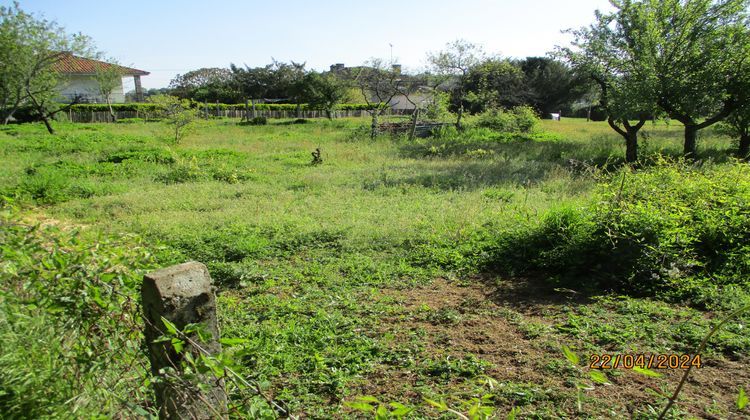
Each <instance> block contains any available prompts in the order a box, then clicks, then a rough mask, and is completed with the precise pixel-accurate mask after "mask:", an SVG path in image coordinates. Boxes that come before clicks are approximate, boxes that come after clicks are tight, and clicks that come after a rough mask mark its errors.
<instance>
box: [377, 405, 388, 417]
mask: <svg viewBox="0 0 750 420" xmlns="http://www.w3.org/2000/svg"><path fill="white" fill-rule="evenodd" d="M375 418H376V419H377V420H381V419H382V420H385V419H387V418H388V408H387V407H386V406H384V405H379V406H378V409H377V410H376V411H375Z"/></svg>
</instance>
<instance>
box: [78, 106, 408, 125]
mask: <svg viewBox="0 0 750 420" xmlns="http://www.w3.org/2000/svg"><path fill="white" fill-rule="evenodd" d="M200 113H201V115H202V116H203V117H204V118H205V117H210V118H243V117H244V116H245V108H239V107H238V108H227V109H209V110H208V111H204V110H202V109H201V110H200ZM411 113H412V110H409V109H396V110H386V111H385V112H384V113H383V115H410V114H411ZM368 115H369V114H368V113H367V111H366V110H363V109H354V110H336V111H333V112H332V113H331V116H332V117H333V118H343V117H366V116H368ZM66 116H67V117H68V120H69V121H71V122H76V123H100V122H109V120H110V116H109V112H108V111H73V110H71V111H69V112H67V113H66ZM115 116H116V117H117V119H118V120H119V119H124V118H144V119H149V118H153V117H154V115H153V114H152V113H149V112H139V111H115ZM253 117H266V118H326V117H328V115H327V114H326V112H325V111H320V110H300V111H296V110H281V111H280V110H256V111H252V110H251V111H250V118H253Z"/></svg>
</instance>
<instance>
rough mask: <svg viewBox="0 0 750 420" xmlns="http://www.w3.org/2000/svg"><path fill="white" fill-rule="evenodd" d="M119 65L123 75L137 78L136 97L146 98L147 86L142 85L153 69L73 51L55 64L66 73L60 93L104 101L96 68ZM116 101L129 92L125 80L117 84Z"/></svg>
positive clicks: (112, 95)
mask: <svg viewBox="0 0 750 420" xmlns="http://www.w3.org/2000/svg"><path fill="white" fill-rule="evenodd" d="M112 67H115V68H117V69H118V71H119V72H120V74H122V77H123V78H124V77H132V78H133V81H134V82H135V97H136V100H137V101H138V102H140V101H142V100H143V88H142V87H141V76H147V75H149V74H150V73H149V72H147V71H143V70H138V69H133V68H130V67H123V66H119V65H116V64H110V63H105V62H104V61H99V60H92V59H90V58H83V57H78V56H76V55H73V54H70V53H64V54H62V56H61V58H60V59H59V60H58V61H57V62H55V64H53V66H52V68H53V70H55V71H56V72H58V73H59V74H61V75H63V80H64V81H63V82H62V83H61V84H60V85H59V86H58V89H59V90H60V95H61V96H62V97H64V98H65V99H67V100H68V101H73V99H74V98H78V100H79V101H81V102H89V103H104V102H106V98H104V97H102V95H101V94H100V93H99V84H98V83H97V82H96V78H95V76H96V72H97V71H98V70H102V69H109V68H112ZM110 100H111V101H112V102H113V103H123V102H125V93H124V91H123V88H122V83H120V85H119V86H118V87H116V88H115V89H114V90H113V91H112V94H111V96H110Z"/></svg>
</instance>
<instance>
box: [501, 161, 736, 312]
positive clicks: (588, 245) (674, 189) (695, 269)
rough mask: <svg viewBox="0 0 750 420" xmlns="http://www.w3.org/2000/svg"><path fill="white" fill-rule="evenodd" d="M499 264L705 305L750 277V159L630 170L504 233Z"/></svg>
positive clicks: (592, 285) (575, 282)
mask: <svg viewBox="0 0 750 420" xmlns="http://www.w3.org/2000/svg"><path fill="white" fill-rule="evenodd" d="M494 255H495V257H496V258H495V259H494V261H492V263H494V264H496V265H497V266H498V267H500V268H503V269H505V270H509V271H515V272H518V271H527V272H530V271H540V272H542V273H544V274H545V275H547V276H551V277H552V278H556V279H558V280H560V281H562V282H567V283H569V284H572V285H577V286H580V285H584V286H588V287H590V288H596V289H600V290H618V291H622V292H626V293H630V294H635V295H647V296H658V297H662V298H666V299H674V300H681V301H689V302H692V303H694V304H701V302H703V301H704V300H705V299H706V298H707V296H709V295H711V294H712V293H714V292H715V291H716V290H717V288H722V287H727V286H730V285H738V286H741V287H743V288H746V287H748V286H750V282H749V281H748V276H750V168H748V167H747V165H743V164H740V163H736V164H729V165H721V166H713V165H709V166H705V167H703V168H696V167H693V166H689V165H687V164H685V163H666V162H660V163H658V164H657V165H656V166H655V167H653V168H650V169H648V170H644V171H640V172H631V171H630V170H629V169H623V170H622V171H621V172H620V173H618V174H616V175H615V176H612V177H611V178H609V179H608V180H607V181H606V182H605V183H604V184H603V185H602V186H601V187H600V188H599V190H598V192H597V193H596V195H595V197H594V199H593V200H592V201H591V202H590V203H589V204H587V205H585V206H583V207H580V208H575V207H561V208H557V209H555V210H553V211H551V212H549V213H548V214H547V215H546V216H545V217H544V218H543V220H542V222H541V223H539V224H538V225H537V226H535V227H529V228H527V229H524V230H519V231H517V232H515V233H513V234H510V235H505V236H504V237H503V238H501V239H499V240H498V242H497V244H496V250H495V254H494Z"/></svg>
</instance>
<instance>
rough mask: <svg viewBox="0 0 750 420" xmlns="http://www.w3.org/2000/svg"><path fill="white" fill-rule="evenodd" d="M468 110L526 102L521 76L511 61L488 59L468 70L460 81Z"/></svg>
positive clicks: (520, 72) (522, 75) (517, 67)
mask: <svg viewBox="0 0 750 420" xmlns="http://www.w3.org/2000/svg"><path fill="white" fill-rule="evenodd" d="M463 90H464V91H465V92H466V103H467V105H468V110H469V111H470V112H472V113H477V112H483V111H484V110H486V109H489V108H496V107H505V108H511V107H514V106H518V105H522V104H524V103H525V101H526V94H525V89H524V74H523V72H522V71H521V69H520V68H519V66H517V65H515V64H514V63H513V62H512V61H511V60H507V59H502V58H496V57H491V58H487V59H485V60H482V61H481V62H480V63H478V64H476V65H474V66H473V67H471V68H470V69H469V72H468V74H467V75H466V77H465V79H464V82H463Z"/></svg>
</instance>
